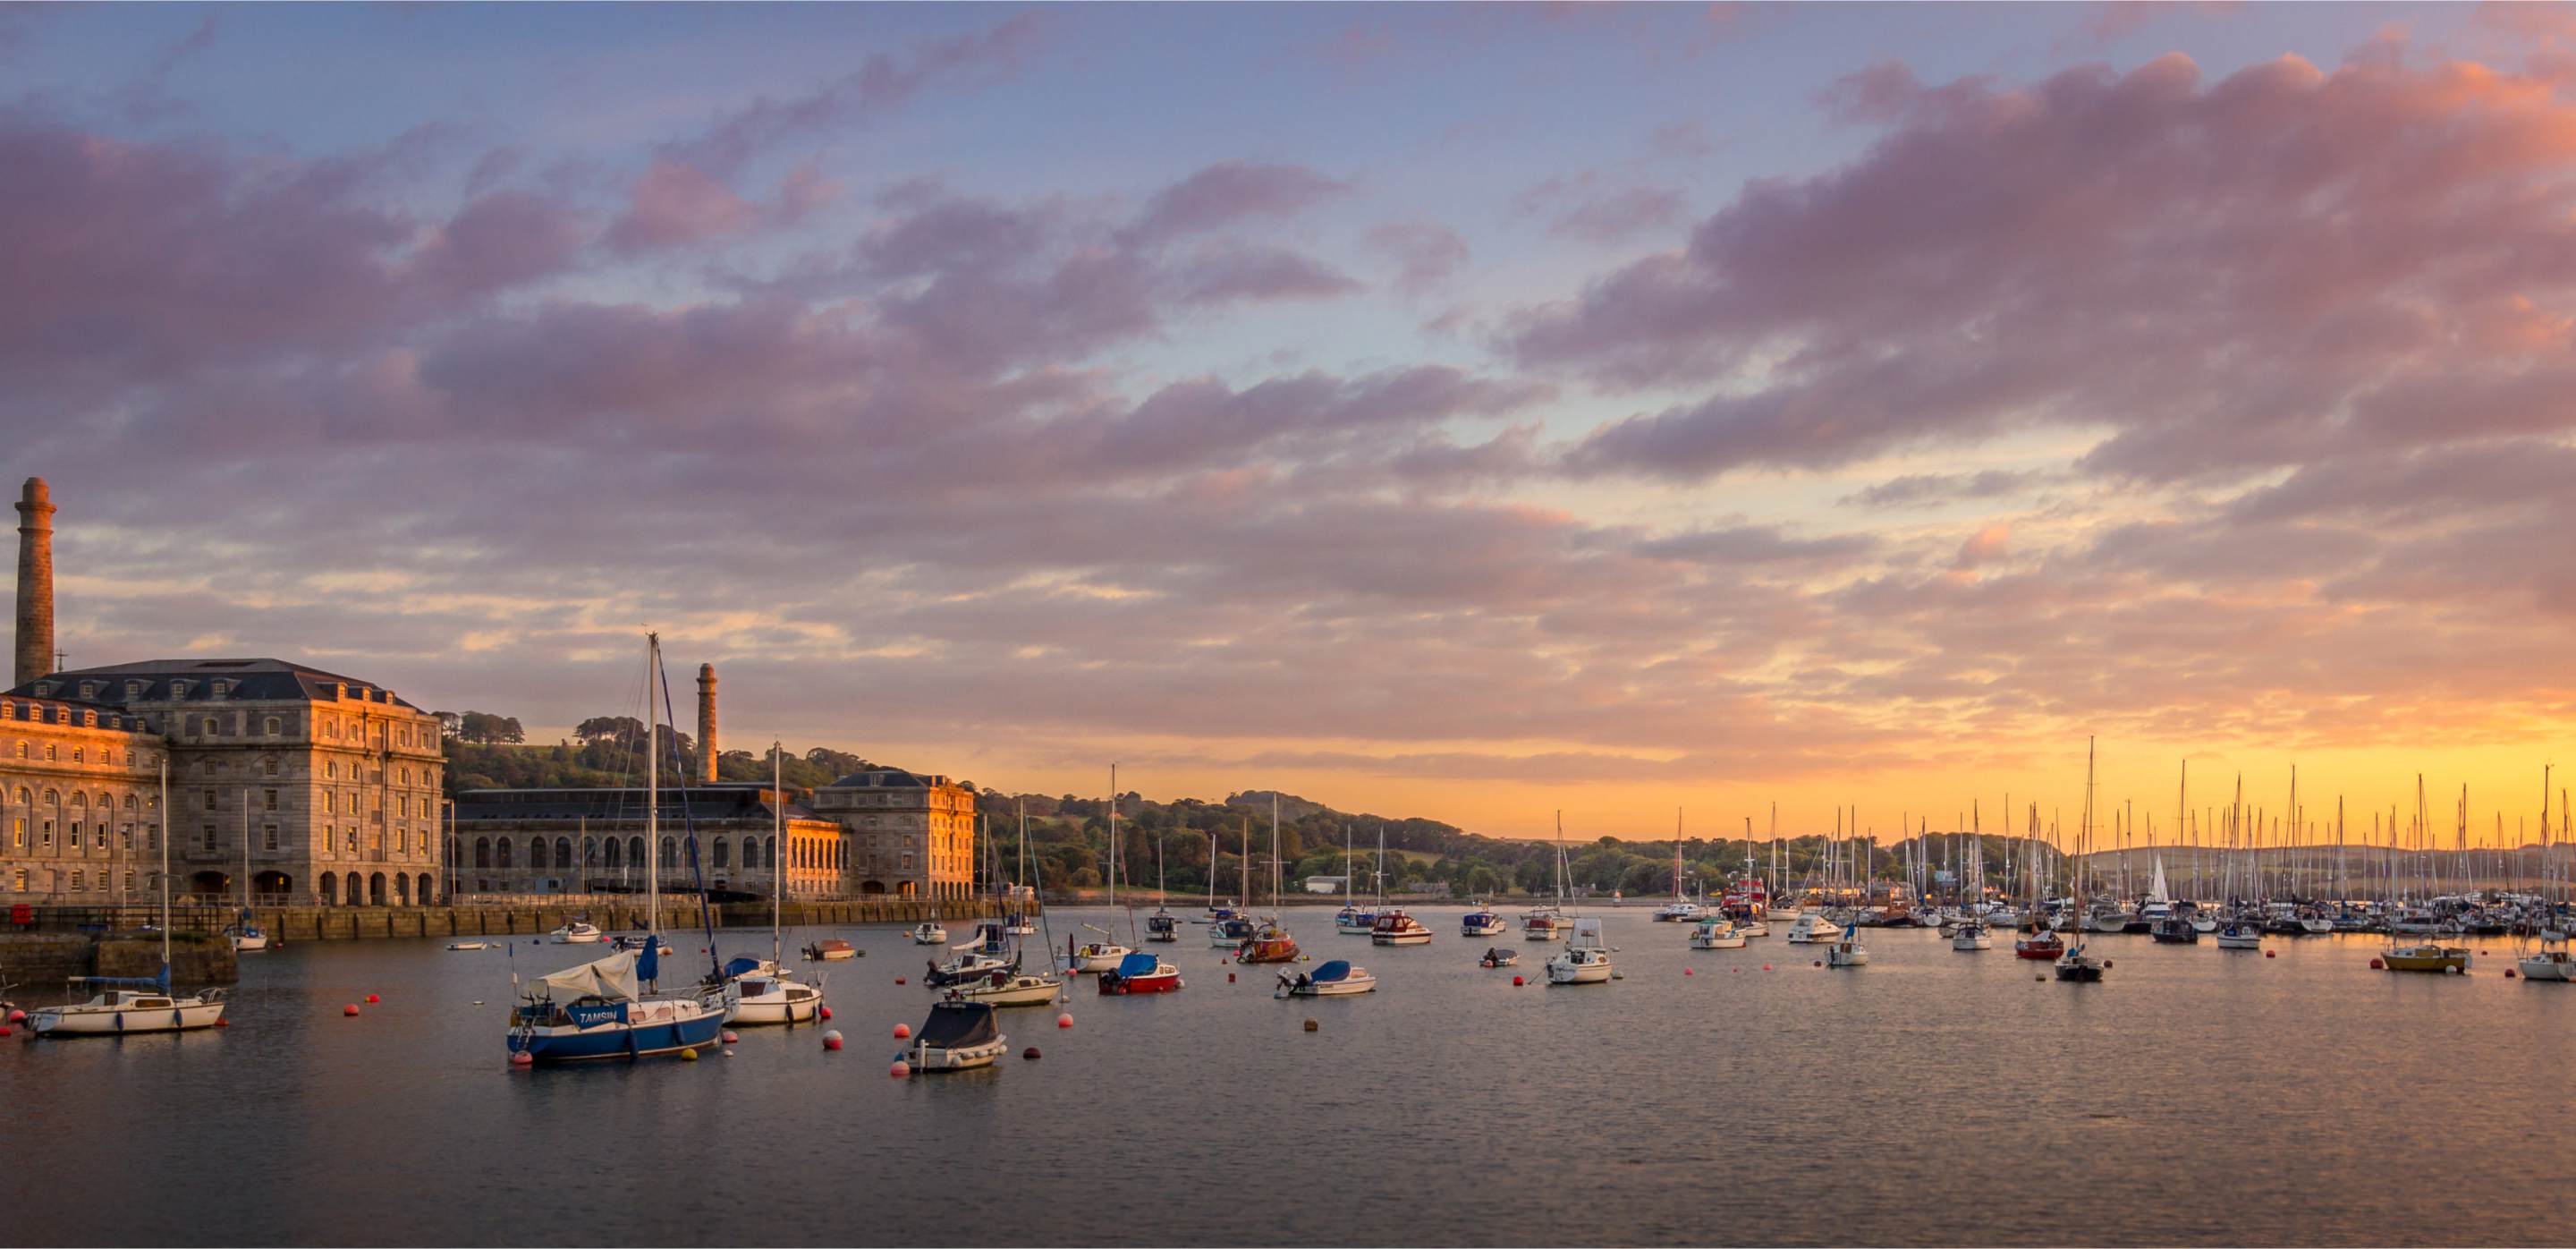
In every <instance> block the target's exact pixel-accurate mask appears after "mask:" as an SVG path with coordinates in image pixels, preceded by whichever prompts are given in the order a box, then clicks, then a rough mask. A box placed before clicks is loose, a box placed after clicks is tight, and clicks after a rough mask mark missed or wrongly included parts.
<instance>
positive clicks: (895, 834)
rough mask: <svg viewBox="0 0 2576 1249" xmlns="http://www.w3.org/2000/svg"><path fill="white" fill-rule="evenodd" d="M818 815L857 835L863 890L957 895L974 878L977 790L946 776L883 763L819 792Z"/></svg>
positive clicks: (855, 861)
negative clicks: (884, 765)
mask: <svg viewBox="0 0 2576 1249" xmlns="http://www.w3.org/2000/svg"><path fill="white" fill-rule="evenodd" d="M814 813H815V814H816V815H818V816H821V817H823V818H826V819H830V820H833V821H836V822H838V823H839V824H840V826H841V827H842V828H844V829H847V830H848V831H849V834H850V856H851V858H850V884H851V887H852V890H853V892H856V893H859V894H892V895H894V896H896V897H904V898H934V899H953V898H964V897H968V896H970V895H971V894H972V893H973V892H974V879H975V791H973V790H971V789H968V788H966V787H965V786H963V785H960V784H958V783H956V782H955V781H952V780H950V779H948V778H947V777H945V776H940V775H936V774H926V773H919V772H907V771H904V770H903V769H901V768H877V769H874V770H871V771H866V772H853V773H851V774H849V775H848V776H844V777H842V778H841V779H839V780H836V781H834V782H832V783H831V784H829V785H826V786H824V787H822V788H821V789H817V790H815V791H814Z"/></svg>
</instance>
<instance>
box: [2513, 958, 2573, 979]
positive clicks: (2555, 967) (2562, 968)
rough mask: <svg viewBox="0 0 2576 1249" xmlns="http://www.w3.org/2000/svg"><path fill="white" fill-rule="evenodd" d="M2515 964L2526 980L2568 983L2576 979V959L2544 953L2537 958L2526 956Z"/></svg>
mask: <svg viewBox="0 0 2576 1249" xmlns="http://www.w3.org/2000/svg"><path fill="white" fill-rule="evenodd" d="M2514 966H2515V967H2516V969H2518V970H2519V971H2521V972H2522V978H2523V979H2525V980H2536V981H2540V982H2542V983H2547V984H2566V983H2568V982H2569V981H2576V960H2570V959H2567V958H2553V957H2550V956H2548V955H2545V954H2544V955H2541V956H2538V957H2535V958H2526V959H2524V960H2522V961H2521V962H2519V963H2516V964H2515V965H2514Z"/></svg>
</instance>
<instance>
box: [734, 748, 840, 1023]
mask: <svg viewBox="0 0 2576 1249" xmlns="http://www.w3.org/2000/svg"><path fill="white" fill-rule="evenodd" d="M785 750H786V748H785V747H784V746H782V745H780V744H779V743H777V742H771V743H770V744H769V775H770V781H769V786H770V791H771V793H772V794H773V795H774V796H773V797H772V798H771V800H770V804H769V811H770V829H771V832H770V840H769V844H770V846H771V849H770V852H769V957H768V958H766V959H758V958H737V959H734V960H733V961H731V962H729V963H726V964H725V968H724V984H723V986H722V988H723V993H724V1007H725V1022H726V1023H729V1024H730V1023H738V1024H789V1025H794V1024H800V1023H811V1022H813V1021H814V1018H815V1016H816V1015H817V1014H818V1013H819V1012H820V1011H821V1010H822V1009H823V990H822V988H821V987H820V986H818V985H809V984H805V983H802V982H800V981H798V980H797V979H795V978H794V977H793V976H791V975H789V974H788V973H787V972H786V971H785V970H784V969H783V968H782V967H781V966H780V963H779V959H780V958H781V957H782V956H783V955H784V953H785V951H786V938H785V936H784V935H783V933H782V931H781V920H782V919H783V917H784V912H785V908H786V905H787V903H786V895H787V872H786V869H784V868H782V867H780V866H779V863H780V859H779V857H778V850H779V848H781V847H784V846H786V844H787V773H786V770H785V769H786V764H785V761H784V755H785Z"/></svg>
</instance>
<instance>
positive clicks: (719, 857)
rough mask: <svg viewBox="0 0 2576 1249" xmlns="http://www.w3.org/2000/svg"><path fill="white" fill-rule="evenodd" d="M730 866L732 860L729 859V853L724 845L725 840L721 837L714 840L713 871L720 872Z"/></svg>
mask: <svg viewBox="0 0 2576 1249" xmlns="http://www.w3.org/2000/svg"><path fill="white" fill-rule="evenodd" d="M732 865H733V863H732V859H731V857H730V852H729V850H728V848H727V847H726V845H725V839H724V838H722V837H718V838H716V857H715V860H714V867H715V869H716V870H717V871H719V872H721V871H723V870H725V869H726V868H728V867H730V866H732Z"/></svg>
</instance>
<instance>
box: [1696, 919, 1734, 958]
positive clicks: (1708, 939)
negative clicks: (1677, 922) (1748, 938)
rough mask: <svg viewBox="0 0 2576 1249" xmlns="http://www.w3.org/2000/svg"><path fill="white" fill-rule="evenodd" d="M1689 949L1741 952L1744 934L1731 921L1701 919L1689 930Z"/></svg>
mask: <svg viewBox="0 0 2576 1249" xmlns="http://www.w3.org/2000/svg"><path fill="white" fill-rule="evenodd" d="M1690 948H1692V949H1694V950H1741V949H1743V948H1744V933H1743V931H1742V930H1741V929H1738V928H1737V927H1736V926H1735V921H1734V920H1731V919H1724V918H1719V919H1703V920H1701V921H1700V922H1699V923H1697V924H1696V925H1693V926H1692V928H1691V935H1690Z"/></svg>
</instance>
